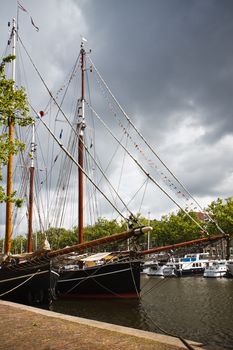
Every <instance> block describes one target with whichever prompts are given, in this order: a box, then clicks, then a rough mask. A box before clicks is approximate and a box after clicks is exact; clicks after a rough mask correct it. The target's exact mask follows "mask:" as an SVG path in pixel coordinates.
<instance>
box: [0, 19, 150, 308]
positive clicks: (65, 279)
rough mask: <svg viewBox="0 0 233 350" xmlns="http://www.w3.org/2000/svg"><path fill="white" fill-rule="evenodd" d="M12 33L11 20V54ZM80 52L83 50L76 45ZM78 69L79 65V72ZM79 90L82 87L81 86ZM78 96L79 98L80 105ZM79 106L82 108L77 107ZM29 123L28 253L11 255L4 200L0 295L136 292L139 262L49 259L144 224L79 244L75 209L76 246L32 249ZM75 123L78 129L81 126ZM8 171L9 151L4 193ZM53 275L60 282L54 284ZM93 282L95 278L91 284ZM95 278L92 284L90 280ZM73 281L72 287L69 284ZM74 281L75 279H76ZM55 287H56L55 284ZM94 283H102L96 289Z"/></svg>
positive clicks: (45, 299) (20, 298) (28, 299)
mask: <svg viewBox="0 0 233 350" xmlns="http://www.w3.org/2000/svg"><path fill="white" fill-rule="evenodd" d="M15 35H16V26H15V21H14V20H13V25H12V31H11V37H10V39H11V40H10V41H12V54H13V56H15ZM82 52H83V49H82ZM14 72H15V65H14V64H13V81H15V73H14ZM83 72H84V67H83V66H82V73H83ZM83 91H84V90H83ZM83 103H84V97H82V105H83ZM83 109H84V107H83ZM34 127H35V125H34V122H33V123H32V142H31V165H30V171H29V172H30V193H29V210H28V212H29V215H28V217H29V220H28V221H29V224H28V245H27V250H28V253H27V254H26V255H25V254H24V255H23V256H22V255H18V256H14V255H12V254H11V237H12V203H11V202H10V201H7V203H6V239H5V254H4V256H3V261H2V263H1V267H0V298H3V299H6V300H11V301H16V302H23V303H27V304H42V303H46V304H48V303H50V302H51V301H52V300H53V299H55V298H56V292H58V293H59V294H60V295H66V294H68V293H69V294H72V295H73V294H83V295H85V296H86V295H88V296H90V295H95V294H100V293H101V292H103V291H104V293H105V294H106V292H107V294H110V295H115V296H118V295H119V296H122V295H124V296H132V295H138V293H139V291H140V261H138V260H137V261H136V260H133V261H132V260H131V259H129V254H128V258H127V259H126V258H124V261H123V260H120V259H117V260H118V261H117V262H112V263H108V264H105V265H104V266H98V268H89V269H82V270H79V271H77V270H76V271H73V272H72V271H69V272H67V273H68V274H67V273H66V271H65V270H64V269H63V266H60V268H59V270H58V271H56V268H55V267H54V257H57V256H61V255H65V254H68V252H74V251H78V252H82V250H83V249H86V248H87V247H94V246H96V245H98V246H99V245H101V244H103V243H106V242H109V241H117V240H119V239H121V240H122V239H129V238H130V237H131V236H135V237H136V236H138V235H140V234H141V233H144V232H145V231H148V230H150V228H140V229H134V228H132V229H129V230H128V231H126V232H124V233H123V234H116V235H112V236H111V237H106V238H104V239H103V240H93V241H92V242H90V244H84V243H83V215H82V210H81V209H80V210H79V212H80V215H79V237H80V240H79V242H80V244H79V245H76V246H72V247H69V248H68V249H61V250H58V251H55V252H53V251H50V248H49V247H47V248H46V249H43V250H42V251H41V250H39V251H38V252H37V251H36V252H34V253H32V222H33V216H32V213H33V187H34V170H35V169H34V151H35V135H34V134H35V132H34ZM8 128H9V139H10V142H13V140H14V136H13V134H14V124H13V122H12V121H11V120H10V119H9V123H8ZM83 128H84V127H83V125H81V131H82V130H83ZM82 142H83V140H82V136H80V140H79V149H81V148H82ZM82 157H83V156H82V154H79V169H80V171H79V194H80V196H79V198H80V199H79V207H80V208H82V207H83V198H82V182H83V171H82V167H83V161H82ZM12 169H13V155H12V154H10V155H9V160H8V168H7V196H8V197H9V198H10V197H11V195H12V192H13V191H12ZM59 275H60V278H59V283H61V284H60V285H58V286H57V280H58V277H59ZM80 279H82V283H81V288H78V291H77V280H80ZM96 280H98V281H97V282H96ZM94 281H95V282H94ZM74 283H75V285H74ZM79 284H80V283H79ZM60 286H61V287H60ZM100 286H102V287H101V288H100Z"/></svg>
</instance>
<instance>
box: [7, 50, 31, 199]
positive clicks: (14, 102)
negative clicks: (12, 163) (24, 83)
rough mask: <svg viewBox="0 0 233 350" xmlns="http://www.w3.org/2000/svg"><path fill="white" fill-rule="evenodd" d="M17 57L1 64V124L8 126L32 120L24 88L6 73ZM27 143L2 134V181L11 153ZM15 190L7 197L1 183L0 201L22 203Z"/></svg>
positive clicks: (27, 122)
mask: <svg viewBox="0 0 233 350" xmlns="http://www.w3.org/2000/svg"><path fill="white" fill-rule="evenodd" d="M14 59H15V56H12V55H10V56H7V57H5V58H3V60H2V62H1V64H0V126H3V125H5V126H8V125H9V122H11V123H13V125H15V124H17V125H19V126H22V127H23V126H26V125H28V124H30V123H31V122H32V119H31V117H29V108H28V104H27V97H26V94H25V90H24V88H20V89H15V88H14V81H13V80H12V79H7V78H6V74H5V66H6V64H7V63H10V62H11V61H12V60H14ZM24 147H25V145H24V144H23V143H22V142H21V141H20V140H18V139H14V141H13V142H11V141H9V137H8V134H7V133H1V135H0V182H2V180H3V177H2V167H3V166H5V165H6V164H7V162H8V157H9V154H17V153H18V152H19V151H22V150H23V149H24ZM15 194H16V193H15V192H13V194H12V196H11V198H7V196H6V191H5V188H4V186H3V185H0V203H2V202H6V201H9V200H10V201H12V202H15V203H16V205H18V206H19V205H20V204H21V200H19V199H17V198H15Z"/></svg>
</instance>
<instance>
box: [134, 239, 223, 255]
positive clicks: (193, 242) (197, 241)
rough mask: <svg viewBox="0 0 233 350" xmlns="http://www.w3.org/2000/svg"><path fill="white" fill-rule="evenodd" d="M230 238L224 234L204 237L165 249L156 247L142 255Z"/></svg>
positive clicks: (142, 252)
mask: <svg viewBox="0 0 233 350" xmlns="http://www.w3.org/2000/svg"><path fill="white" fill-rule="evenodd" d="M228 237H229V235H226V234H224V235H216V236H209V237H204V238H198V239H193V240H192V241H187V242H181V243H176V244H170V245H165V246H163V247H155V248H151V249H148V250H143V251H141V252H140V255H146V254H152V253H158V252H163V251H166V250H171V249H176V248H180V247H186V246H189V245H193V244H198V243H208V242H214V241H218V240H219V239H222V238H226V239H227V238H228Z"/></svg>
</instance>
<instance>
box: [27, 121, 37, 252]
mask: <svg viewBox="0 0 233 350" xmlns="http://www.w3.org/2000/svg"><path fill="white" fill-rule="evenodd" d="M34 153H35V123H34V122H33V123H32V142H31V165H30V169H29V176H30V180H29V208H28V241H27V251H28V253H31V252H32V233H33V231H32V221H33V196H34V174H35V167H34Z"/></svg>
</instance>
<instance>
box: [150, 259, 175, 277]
mask: <svg viewBox="0 0 233 350" xmlns="http://www.w3.org/2000/svg"><path fill="white" fill-rule="evenodd" d="M146 274H147V276H160V277H176V267H175V264H174V263H173V262H169V261H168V262H166V263H164V262H159V261H157V262H155V263H154V264H153V265H151V266H149V267H147V269H146Z"/></svg>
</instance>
